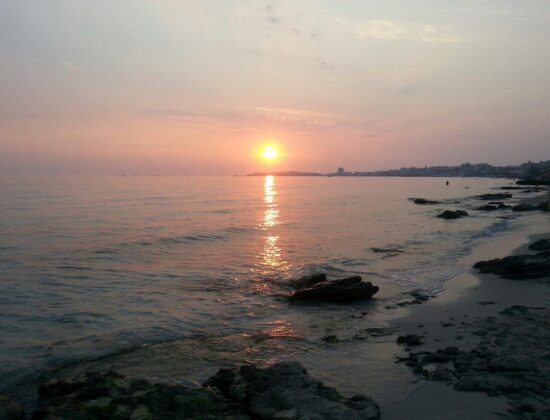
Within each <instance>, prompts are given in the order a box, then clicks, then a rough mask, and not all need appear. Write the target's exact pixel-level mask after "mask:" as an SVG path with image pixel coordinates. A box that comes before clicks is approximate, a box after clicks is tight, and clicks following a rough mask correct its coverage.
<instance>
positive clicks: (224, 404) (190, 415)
mask: <svg viewBox="0 0 550 420" xmlns="http://www.w3.org/2000/svg"><path fill="white" fill-rule="evenodd" d="M39 396H40V401H39V402H40V405H41V407H40V408H39V409H38V410H37V411H36V412H35V413H34V414H33V419H35V420H39V419H90V420H92V419H151V420H153V419H169V418H180V419H183V418H185V419H197V420H198V419H218V418H224V419H232V420H245V419H250V416H249V415H248V414H247V413H246V412H245V410H244V409H243V407H242V406H241V405H240V404H239V403H236V402H234V401H231V400H230V399H227V398H225V397H224V396H223V395H222V394H221V393H220V392H219V391H217V390H215V389H207V388H188V387H185V386H182V385H175V386H171V385H164V384H153V383H150V382H147V381H145V380H128V379H125V378H124V376H122V375H119V374H117V373H114V372H109V373H103V374H101V373H87V374H85V375H84V376H83V377H80V378H75V379H72V380H67V379H65V380H52V381H47V382H43V383H41V384H40V387H39Z"/></svg>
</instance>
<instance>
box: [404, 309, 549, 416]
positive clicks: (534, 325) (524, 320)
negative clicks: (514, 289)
mask: <svg viewBox="0 0 550 420" xmlns="http://www.w3.org/2000/svg"><path fill="white" fill-rule="evenodd" d="M549 319H550V310H549V309H548V308H529V307H525V306H517V305H516V306H512V307H509V308H507V309H505V310H503V311H502V312H500V313H499V314H498V316H496V317H494V316H489V317H487V318H484V319H481V320H479V321H477V322H476V323H475V324H473V325H471V327H470V328H473V329H475V331H474V332H473V333H474V334H475V335H477V336H478V337H481V339H480V341H479V343H478V344H477V345H476V346H475V347H474V348H473V349H469V348H468V349H461V348H458V347H446V348H442V349H438V350H436V351H433V352H429V351H423V352H417V353H409V354H408V356H407V357H404V358H398V361H400V362H403V363H405V364H406V365H407V366H409V367H411V368H412V369H413V370H414V372H415V373H417V374H420V375H423V376H424V377H425V378H426V379H428V380H433V381H440V382H445V383H447V384H449V385H451V386H453V387H454V388H455V389H457V390H460V391H477V392H485V393H486V394H488V395H490V396H505V397H507V398H508V400H509V402H510V411H511V413H512V415H513V418H518V419H533V420H535V419H548V418H550V409H549V407H550V363H548V360H549V354H548V347H549V346H550V329H549V328H548V322H549Z"/></svg>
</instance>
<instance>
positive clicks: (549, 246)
mask: <svg viewBox="0 0 550 420" xmlns="http://www.w3.org/2000/svg"><path fill="white" fill-rule="evenodd" d="M529 249H531V250H533V251H548V250H550V239H539V240H538V241H535V242H533V243H532V244H531V245H529Z"/></svg>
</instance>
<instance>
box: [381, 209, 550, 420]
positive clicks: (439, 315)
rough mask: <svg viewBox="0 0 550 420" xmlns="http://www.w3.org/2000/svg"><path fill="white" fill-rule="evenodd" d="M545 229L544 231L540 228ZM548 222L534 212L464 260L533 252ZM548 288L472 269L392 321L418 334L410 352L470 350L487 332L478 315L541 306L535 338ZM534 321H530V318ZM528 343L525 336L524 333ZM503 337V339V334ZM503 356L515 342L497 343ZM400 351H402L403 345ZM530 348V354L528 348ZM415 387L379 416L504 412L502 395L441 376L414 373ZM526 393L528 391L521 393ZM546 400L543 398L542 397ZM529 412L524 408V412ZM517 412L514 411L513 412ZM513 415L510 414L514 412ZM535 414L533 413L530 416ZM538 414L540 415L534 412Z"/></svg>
mask: <svg viewBox="0 0 550 420" xmlns="http://www.w3.org/2000/svg"><path fill="white" fill-rule="evenodd" d="M543 232H546V233H543ZM548 233H550V225H549V221H548V215H547V214H543V213H541V214H533V215H530V216H529V217H528V218H527V219H526V220H523V221H522V223H521V225H520V226H518V227H517V228H516V229H514V230H513V231H510V232H506V233H503V234H500V235H497V236H495V237H494V238H492V239H491V240H489V241H486V242H484V243H483V244H481V245H480V246H478V247H476V248H475V249H474V250H473V252H472V254H470V255H469V256H468V257H466V259H465V260H466V261H467V262H468V263H469V264H470V265H472V266H473V264H474V263H475V262H477V261H481V260H490V259H493V258H501V257H504V256H507V255H519V254H525V253H533V251H530V250H529V249H528V245H529V244H531V243H532V242H534V241H535V240H537V239H540V238H548ZM549 298H550V288H549V287H548V279H547V278H545V279H538V280H509V279H505V278H500V277H497V276H495V275H493V274H479V273H477V270H475V269H473V268H472V270H470V271H469V272H467V273H463V274H460V275H458V276H456V277H455V278H453V279H452V280H450V281H449V282H447V284H446V288H445V291H443V292H442V293H440V294H438V295H437V296H436V297H435V298H434V299H431V300H429V301H428V302H426V303H425V304H422V305H415V306H414V307H412V309H411V310H410V312H409V313H408V314H407V315H406V316H404V317H402V318H401V319H399V320H398V321H397V322H396V326H397V327H398V328H399V330H400V334H415V335H418V336H421V337H423V338H422V342H423V343H424V344H422V345H420V346H417V347H414V349H412V350H411V351H413V352H434V351H436V350H437V349H445V348H448V347H450V346H454V347H456V348H458V349H460V350H465V351H470V350H472V349H474V348H475V347H476V346H478V345H479V344H480V342H481V341H482V339H483V337H485V335H486V333H487V331H486V330H487V327H486V325H485V331H484V327H483V322H482V321H483V320H486V319H487V317H495V318H496V320H497V322H498V319H499V317H502V315H501V312H502V311H503V310H505V309H506V308H510V307H512V306H514V305H521V306H524V307H533V308H545V312H544V313H545V315H546V317H545V318H544V321H545V322H546V326H545V325H544V324H543V325H538V333H539V334H540V340H546V341H547V340H548V329H547V327H548V322H549V320H548V318H547V315H548V302H549V301H550V300H549ZM533 325H534V324H533ZM533 325H529V323H526V325H521V323H519V322H518V325H517V328H518V329H520V330H521V329H524V330H525V334H526V335H528V334H531V333H532V331H529V327H533ZM525 339H526V341H525V344H526V345H528V341H527V340H528V337H527V336H526V337H525ZM504 342H506V340H504ZM518 344H519V346H520V347H522V348H523V350H524V354H523V355H522V356H525V357H531V356H535V352H536V351H537V349H531V350H532V351H531V350H530V349H529V348H526V347H525V346H522V343H521V342H520V343H518ZM499 351H500V353H501V354H503V355H507V356H516V354H517V348H516V347H515V346H511V345H510V346H508V347H506V346H505V345H503V346H502V347H501V348H500V349H499ZM402 353H403V354H402V356H405V354H406V353H407V352H406V351H402ZM531 353H533V354H531ZM545 368H547V366H545ZM418 378H419V383H418V385H417V387H416V388H415V389H414V390H413V391H412V392H411V393H410V394H408V395H407V396H406V397H404V398H403V400H402V401H400V402H398V403H396V404H393V405H392V406H390V407H387V408H386V409H385V410H383V411H382V418H383V419H402V418H409V419H420V418H433V419H444V418H445V419H447V418H457V419H462V418H483V419H490V418H503V417H504V418H507V417H510V416H511V414H510V412H509V409H510V407H511V406H510V402H511V400H510V399H509V398H507V397H506V396H505V395H493V396H488V395H487V394H486V393H484V392H463V391H457V390H455V389H454V388H453V387H452V386H450V385H448V384H446V383H445V382H446V381H445V380H443V381H431V380H424V379H421V378H422V375H418ZM526 398H527V397H526ZM546 401H548V400H546ZM529 414H531V413H529V412H526V413H525V416H526V418H530V417H529ZM517 415H518V413H515V416H517ZM515 416H514V415H512V417H514V418H515ZM533 418H537V417H533ZM539 418H543V417H539Z"/></svg>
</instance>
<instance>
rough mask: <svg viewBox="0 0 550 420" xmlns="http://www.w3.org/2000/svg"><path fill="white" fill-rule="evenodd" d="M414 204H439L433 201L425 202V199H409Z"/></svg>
mask: <svg viewBox="0 0 550 420" xmlns="http://www.w3.org/2000/svg"><path fill="white" fill-rule="evenodd" d="M411 200H412V201H413V203H414V204H420V205H424V206H426V205H434V204H440V203H439V201H435V200H426V199H425V198H412V199H411Z"/></svg>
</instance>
